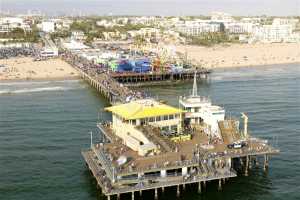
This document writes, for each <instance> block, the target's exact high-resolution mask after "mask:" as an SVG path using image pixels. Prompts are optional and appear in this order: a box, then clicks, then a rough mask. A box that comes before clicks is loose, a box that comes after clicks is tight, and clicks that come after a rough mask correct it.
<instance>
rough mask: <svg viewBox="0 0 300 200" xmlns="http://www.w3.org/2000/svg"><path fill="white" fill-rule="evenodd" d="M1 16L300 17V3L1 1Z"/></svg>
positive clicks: (229, 0)
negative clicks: (34, 13) (214, 14)
mask: <svg viewBox="0 0 300 200" xmlns="http://www.w3.org/2000/svg"><path fill="white" fill-rule="evenodd" d="M0 10H1V11H2V12H7V11H10V12H11V13H13V14H16V13H26V12H27V11H28V10H39V11H41V12H43V13H45V14H48V15H63V14H67V15H74V14H75V15H78V14H82V15H165V16H168V15H169V16H171V15H172V16H176V15H177V16H178V15H208V14H209V13H210V12H211V11H224V12H228V13H231V14H233V15H243V16H255V15H264V14H265V15H273V16H292V15H294V16H295V15H298V16H299V15H300V3H299V0H286V1H285V2H284V4H282V1H279V0H251V1H250V0H245V1H241V0H198V1H197V0H186V1H181V0H160V1H158V0H123V1H121V0H112V1H109V0H100V1H96V0H86V1H83V0H74V1H71V0H62V1H59V0H51V1H50V0H43V1H41V0H27V1H26V2H25V1H24V0H2V1H1V3H0Z"/></svg>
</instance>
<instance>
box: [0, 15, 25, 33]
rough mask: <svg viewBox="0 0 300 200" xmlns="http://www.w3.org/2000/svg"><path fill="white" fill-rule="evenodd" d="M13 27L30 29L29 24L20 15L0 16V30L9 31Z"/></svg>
mask: <svg viewBox="0 0 300 200" xmlns="http://www.w3.org/2000/svg"><path fill="white" fill-rule="evenodd" d="M15 28H21V29H23V30H24V31H31V27H30V25H29V24H28V23H27V22H26V21H25V20H24V19H23V18H20V17H3V18H0V32H10V31H12V30H13V29H15Z"/></svg>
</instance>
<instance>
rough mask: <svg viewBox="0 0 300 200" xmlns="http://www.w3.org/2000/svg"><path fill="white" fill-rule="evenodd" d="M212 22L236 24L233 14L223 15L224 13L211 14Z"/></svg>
mask: <svg viewBox="0 0 300 200" xmlns="http://www.w3.org/2000/svg"><path fill="white" fill-rule="evenodd" d="M211 21H214V22H223V23H226V22H234V19H233V18H232V15H231V14H228V13H223V12H212V13H211Z"/></svg>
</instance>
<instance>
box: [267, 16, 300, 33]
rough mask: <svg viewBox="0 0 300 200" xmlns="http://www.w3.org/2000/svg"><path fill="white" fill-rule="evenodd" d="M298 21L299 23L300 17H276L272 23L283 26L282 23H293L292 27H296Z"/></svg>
mask: <svg viewBox="0 0 300 200" xmlns="http://www.w3.org/2000/svg"><path fill="white" fill-rule="evenodd" d="M297 23H299V19H293V18H275V19H274V20H273V23H272V25H274V26H281V25H291V26H292V29H293V30H294V29H295V28H296V25H297Z"/></svg>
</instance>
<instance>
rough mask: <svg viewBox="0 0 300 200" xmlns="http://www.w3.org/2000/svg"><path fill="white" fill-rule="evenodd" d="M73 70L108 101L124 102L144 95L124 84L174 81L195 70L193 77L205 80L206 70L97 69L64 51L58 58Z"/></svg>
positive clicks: (185, 76)
mask: <svg viewBox="0 0 300 200" xmlns="http://www.w3.org/2000/svg"><path fill="white" fill-rule="evenodd" d="M62 58H63V59H64V60H65V61H66V62H68V63H69V64H70V65H72V66H73V67H74V68H76V69H77V71H78V72H79V74H80V76H81V78H82V79H83V80H85V81H87V82H88V83H89V84H90V85H91V86H92V87H94V88H95V89H96V90H97V91H98V92H99V93H100V94H102V95H103V96H104V97H105V98H106V99H108V101H109V102H110V103H111V104H117V103H124V102H126V101H129V100H132V99H141V98H144V96H143V94H141V93H140V92H138V91H135V90H133V89H131V88H129V87H128V86H131V87H132V86H151V85H163V84H176V83H179V82H182V81H190V80H192V79H193V76H194V74H195V72H196V74H197V76H199V77H200V78H203V79H206V78H207V76H208V74H209V73H210V71H209V70H207V69H204V68H200V69H193V70H191V69H190V70H185V71H182V72H176V73H171V72H147V73H117V72H111V71H108V70H107V69H98V68H97V67H96V66H95V64H94V63H92V62H91V61H88V60H86V59H84V58H81V57H80V56H77V55H76V54H73V53H71V52H66V53H65V55H64V56H63V57H62Z"/></svg>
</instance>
